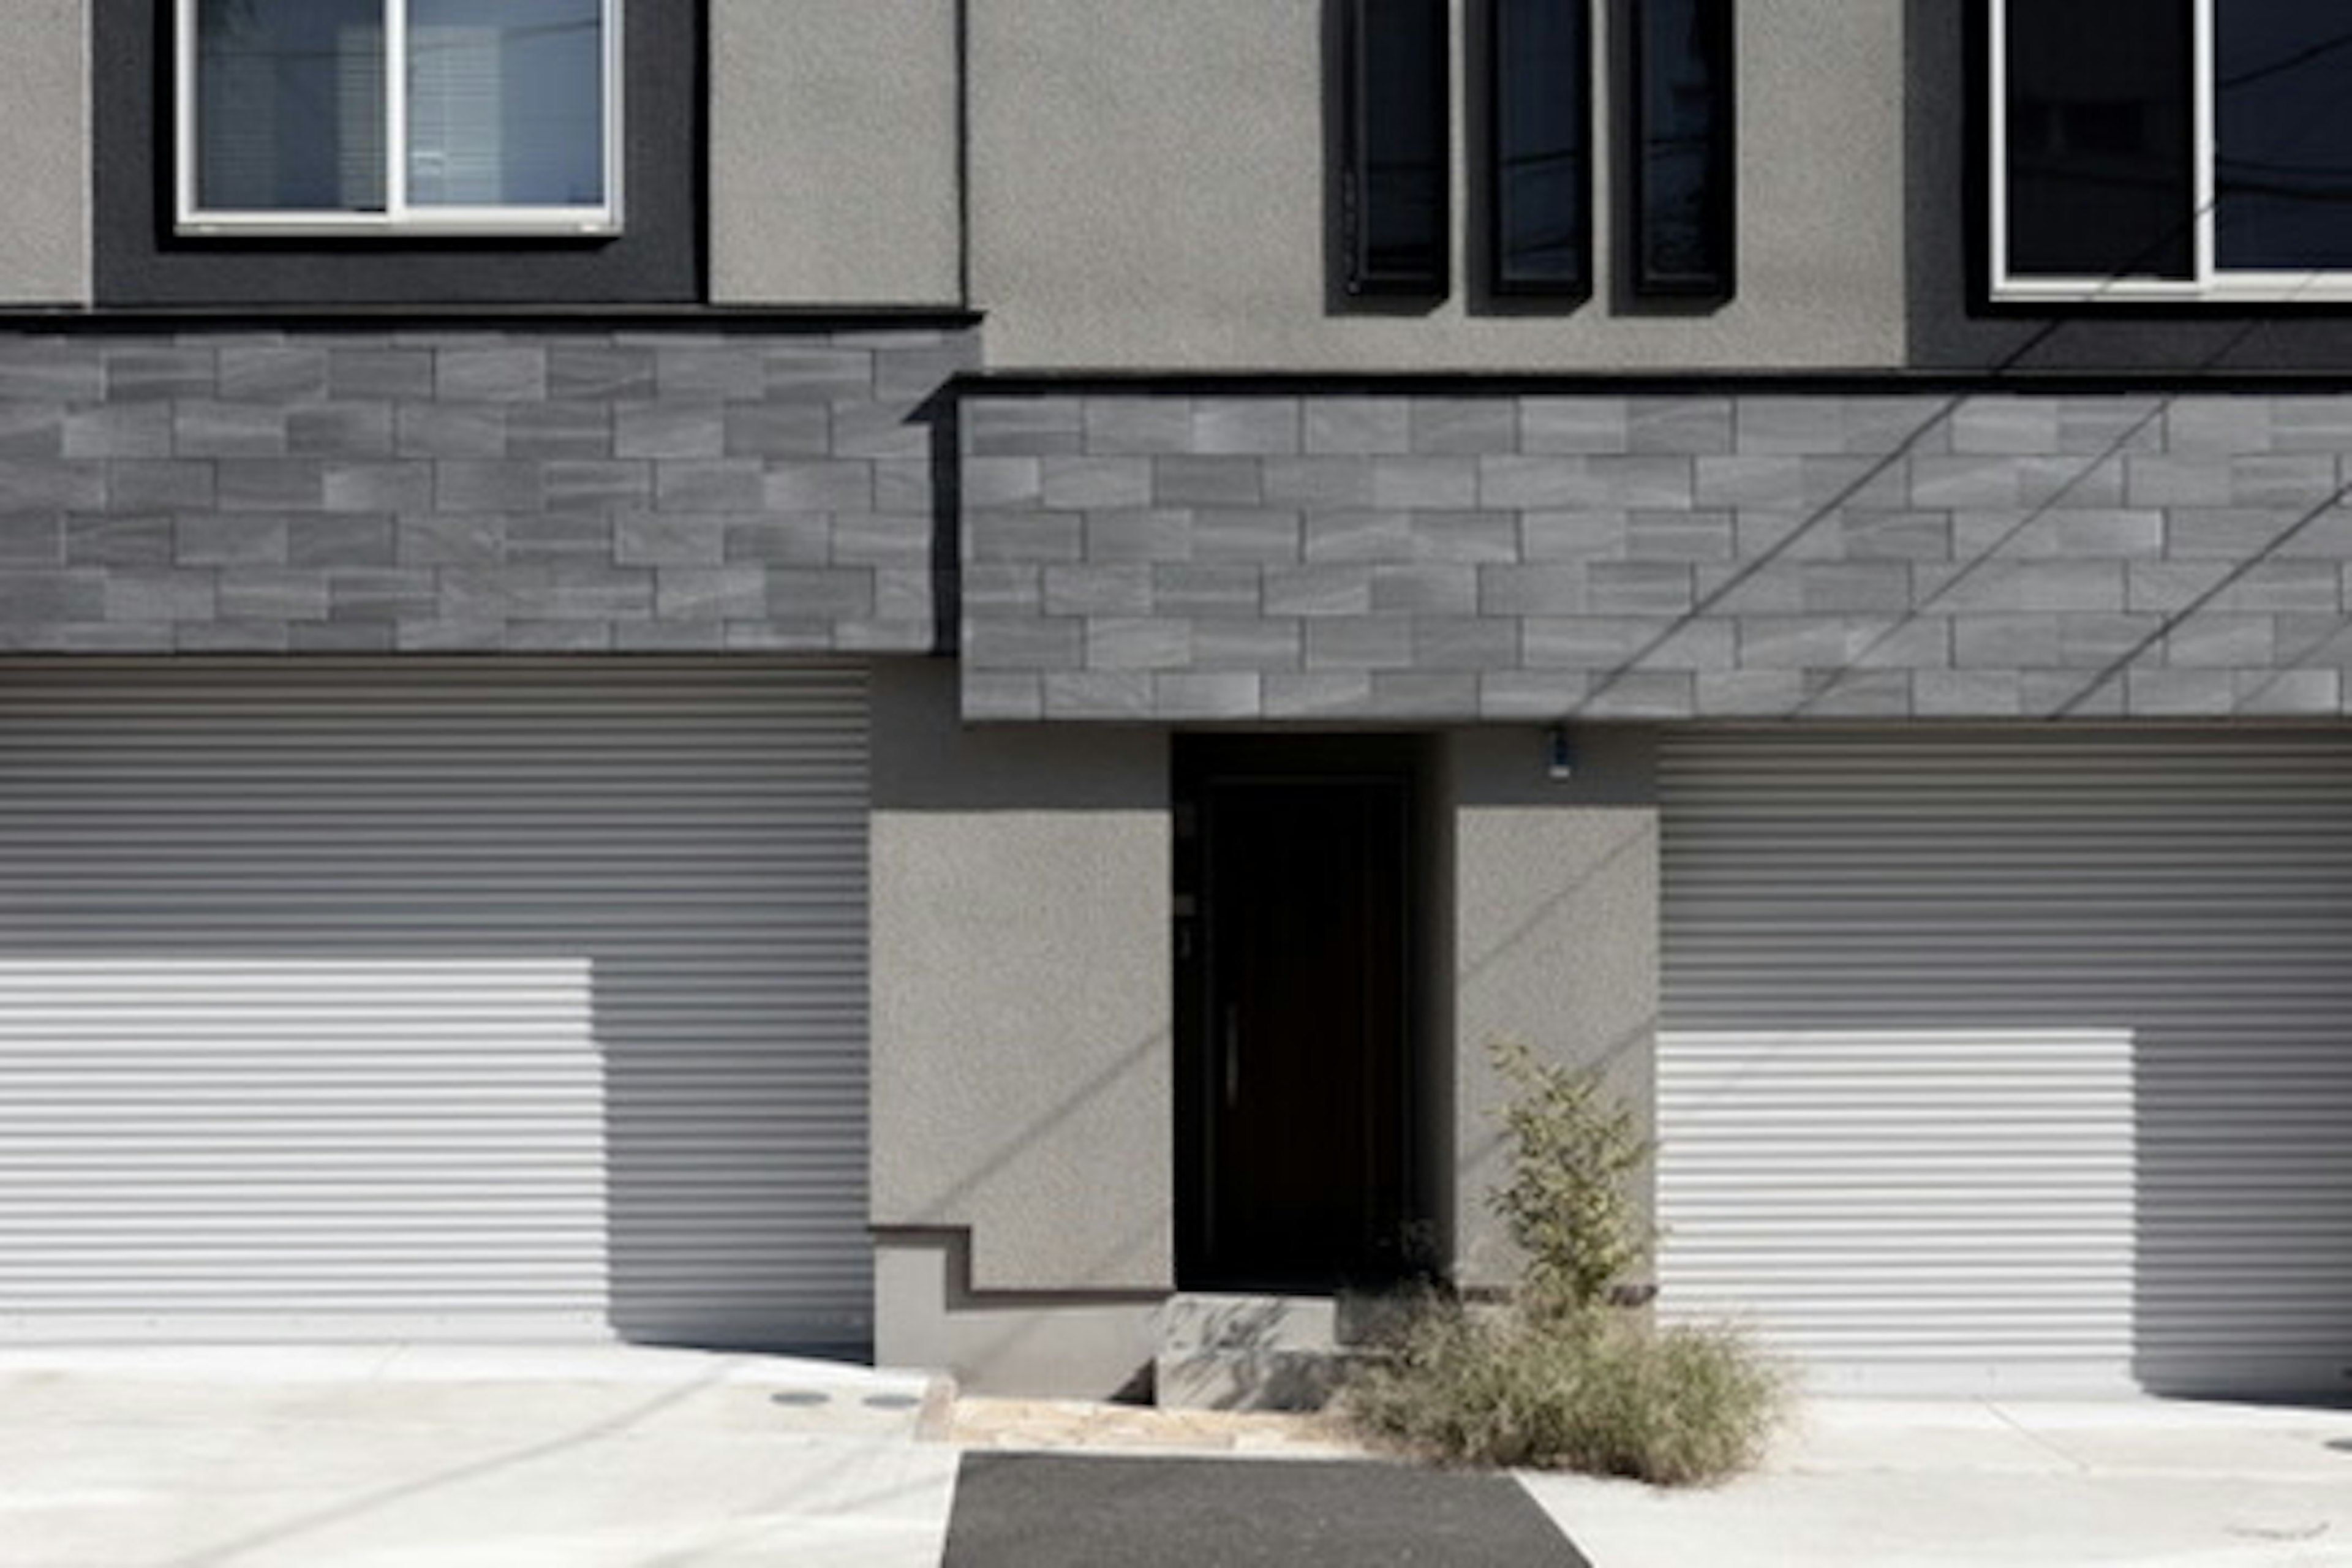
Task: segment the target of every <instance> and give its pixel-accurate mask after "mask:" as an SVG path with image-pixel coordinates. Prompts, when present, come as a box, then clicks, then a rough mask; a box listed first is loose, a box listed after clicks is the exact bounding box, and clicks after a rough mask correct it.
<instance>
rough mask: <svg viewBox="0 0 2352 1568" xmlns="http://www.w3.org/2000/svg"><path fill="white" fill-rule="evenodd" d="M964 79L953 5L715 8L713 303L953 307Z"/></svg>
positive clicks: (882, 2)
mask: <svg viewBox="0 0 2352 1568" xmlns="http://www.w3.org/2000/svg"><path fill="white" fill-rule="evenodd" d="M958 71H959V63H958V59H957V40H956V8H955V7H954V6H953V5H949V4H946V3H945V0H797V3H795V4H793V5H778V4H776V3H775V0H711V7H710V297H711V300H712V302H713V303H715V304H720V305H833V306H878V305H947V304H952V303H955V302H956V301H957V300H958V299H959V298H960V296H961V291H962V284H961V257H960V256H959V254H958V252H959V250H960V248H961V243H962V241H961V224H960V218H959V202H960V194H959V191H958V189H957V184H958V179H959V175H958V172H957V162H958V155H957V136H958V130H957V92H958V82H957V75H958Z"/></svg>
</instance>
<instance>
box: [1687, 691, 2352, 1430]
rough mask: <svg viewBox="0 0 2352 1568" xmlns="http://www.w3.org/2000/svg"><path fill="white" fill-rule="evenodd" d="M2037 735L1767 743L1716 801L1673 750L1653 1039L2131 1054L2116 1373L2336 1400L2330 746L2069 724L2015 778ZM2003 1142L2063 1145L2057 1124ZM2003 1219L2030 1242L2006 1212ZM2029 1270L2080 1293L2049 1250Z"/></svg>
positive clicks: (2347, 1146)
mask: <svg viewBox="0 0 2352 1568" xmlns="http://www.w3.org/2000/svg"><path fill="white" fill-rule="evenodd" d="M2038 741H2039V738H2038V737H2034V736H2030V735H2021V734H2018V733H2014V732H2012V733H2010V734H2007V735H1993V734H1984V735H1974V736H1969V735H1951V736H1943V737H1936V738H1933V739H1928V740H1913V741H1907V742H1905V743H1904V745H1903V746H1902V747H1901V748H1900V751H1899V754H1896V753H1890V752H1887V751H1886V750H1885V742H1883V741H1879V742H1873V741H1872V740H1870V739H1869V738H1868V737H1861V738H1857V737H1853V736H1839V735H1837V734H1834V733H1831V732H1818V733H1815V734H1811V735H1808V736H1806V737H1804V738H1803V739H1802V740H1801V741H1799V740H1796V739H1793V738H1791V737H1790V736H1789V735H1787V734H1785V733H1784V734H1782V735H1780V736H1779V737H1777V738H1775V739H1774V741H1773V742H1772V743H1773V744H1774V746H1775V748H1776V752H1779V751H1780V749H1782V748H1787V747H1790V746H1795V747H1798V748H1799V750H1800V751H1801V750H1802V748H1804V747H1805V746H1815V747H1817V748H1818V750H1816V751H1815V752H1813V753H1812V754H1811V758H1810V759H1809V761H1808V762H1807V763H1806V764H1805V765H1804V766H1803V767H1801V768H1798V767H1794V766H1783V767H1780V768H1777V769H1776V773H1775V776H1774V777H1773V779H1772V780H1771V782H1770V783H1769V784H1759V782H1758V781H1757V780H1755V779H1754V778H1753V777H1749V778H1748V782H1747V783H1746V784H1745V785H1743V786H1739V787H1738V793H1737V794H1736V795H1735V794H1732V793H1726V794H1724V795H1708V794H1706V792H1707V791H1708V790H1709V789H1710V788H1711V787H1714V786H1711V785H1710V784H1708V782H1707V780H1706V776H1705V770H1703V769H1700V768H1697V767H1696V766H1694V767H1693V768H1692V769H1691V771H1690V773H1689V774H1688V775H1687V776H1686V777H1685V779H1684V780H1683V781H1682V782H1681V783H1680V784H1679V785H1677V784H1675V782H1674V781H1675V775H1676V771H1677V770H1676V767H1675V758H1674V752H1673V749H1672V748H1671V747H1670V748H1669V752H1668V762H1667V765H1666V776H1667V778H1668V780H1669V781H1670V782H1669V792H1668V793H1669V801H1670V809H1669V812H1668V815H1667V849H1666V855H1665V865H1666V875H1667V906H1666V907H1667V910H1668V913H1667V925H1668V930H1669V931H1672V932H1673V933H1674V940H1673V942H1672V943H1671V944H1670V947H1669V952H1668V966H1667V979H1666V986H1665V995H1666V1005H1667V1009H1668V1013H1667V1017H1668V1029H1669V1031H1670V1032H1681V1031H1736V1032H1740V1033H1749V1032H1766V1031H1781V1030H1785V1031H1793V1032H1813V1033H1815V1034H1832V1035H1833V1034H1845V1035H1868V1034H1873V1033H1877V1034H1893V1033H1896V1032H1901V1031H1958V1032H1960V1033H1962V1034H1964V1035H1966V1034H1976V1035H1980V1036H1983V1037H1986V1038H1987V1041H1988V1046H1987V1049H1988V1050H1990V1049H1992V1048H1994V1047H1993V1045H1992V1044H1991V1043H1990V1042H1992V1040H1993V1037H1996V1036H2001V1035H2014V1036H2019V1037H2024V1036H2030V1035H2032V1034H2033V1033H2034V1032H2037V1031H2040V1032H2047V1031H2055V1030H2068V1031H2089V1032H2100V1033H2104V1034H2107V1035H2115V1034H2117V1033H2128V1034H2129V1035H2130V1036H2131V1037H2133V1039H2134V1040H2135V1042H2136V1044H2135V1046H2134V1047H2133V1050H2132V1055H2131V1059H2130V1062H2129V1068H2128V1071H2129V1077H2130V1080H2131V1081H2130V1090H2129V1094H2128V1097H2127V1101H2128V1106H2129V1112H2128V1114H2129V1116H2130V1118H2131V1126H2130V1128H2129V1134H2130V1139H2131V1143H2132V1147H2133V1152H2132V1156H2131V1191H2130V1193H2129V1194H2128V1196H2129V1204H2130V1207H2129V1212H2128V1215H2123V1214H2117V1215H2115V1217H2114V1220H2113V1222H2112V1223H2113V1224H2114V1225H2115V1226H2116V1227H2117V1232H2116V1235H2117V1239H2118V1240H2120V1239H2122V1227H2125V1226H2127V1227H2128V1237H2129V1243H2130V1247H2131V1252H2132V1264H2131V1289H2130V1324H2129V1341H2130V1349H2131V1356H2132V1371H2133V1373H2134V1375H2135V1376H2136V1377H2137V1380H2138V1381H2139V1382H2140V1383H2141V1384H2143V1385H2144V1386H2145V1387H2146V1388H2147V1389H2148V1390H2149V1391H2150V1392H2153V1393H2157V1394H2176V1395H2216V1396H2221V1395H2245V1396H2264V1397H2283V1396H2294V1397H2303V1398H2309V1397H2314V1396H2315V1395H2316V1396H2327V1395H2329V1394H2336V1396H2341V1394H2342V1393H2343V1392H2344V1391H2345V1390H2346V1389H2347V1388H2348V1387H2352V1384H2347V1383H2346V1382H2345V1378H2346V1374H2347V1372H2348V1371H2352V1340H2347V1335H2346V1331H2345V1316H2344V1306H2345V1302H2346V1300H2347V1277H2352V1275H2347V1271H2352V1140H2347V1138H2346V1137H2345V1129H2346V1128H2347V1126H2352V1037H2347V1024H2346V1021H2347V1019H2352V896H2347V891H2346V889H2347V887H2352V812H2347V809H2346V806H2345V802H2347V800H2352V736H2347V735H2346V734H2344V733H2342V732H2340V731H2273V732H2272V733H2270V734H2267V735H2264V736H2262V737H2260V738H2259V739H2254V738H2250V737H2248V736H2247V735H2245V734H2243V733H2233V732H2227V731H2219V732H2211V731H2209V732H2195V731H2162V732H2158V731H2106V732H2104V733H2098V734H2095V735H2091V734H2084V733H2080V732H2078V733H2076V734H2075V735H2073V736H2070V737H2068V738H2067V739H2066V740H2065V741H2064V742H2063V744H2064V747H2065V750H2066V752H2067V758H2066V763H2065V766H2064V769H2063V772H2058V771H2052V772H2046V773H2027V774H2021V773H2020V772H2019V771H2018V766H2017V764H2018V762H2019V756H2018V753H2019V752H2025V751H2030V749H2032V747H2034V746H2035V745H2036V744H2037V742H2038ZM2052 743H2053V744H2056V743H2057V742H2052ZM1872 768H1876V769H1879V770H1882V771H1881V773H1879V775H1878V776H1876V777H1874V779H1873V780H1872V783H1871V786H1870V799H1871V805H1870V806H1869V808H1868V809H1867V810H1861V809H1851V810H1850V809H1847V807H1848V806H1850V805H1852V803H1853V801H1854V800H1855V799H1857V798H1858V797H1857V796H1855V795H1852V794H1850V793H1847V790H1846V783H1845V781H1850V780H1851V779H1853V778H1854V777H1856V776H1858V775H1860V774H1861V773H1863V772H1864V770H1868V769H1872ZM2021 777H2025V778H2031V779H2032V780H2034V781H2035V782H2032V783H2029V784H2020V783H2019V782H2018V781H2019V779H2020V778H2021ZM1722 787H1723V788H1725V789H1726V790H1727V792H1729V791H1730V790H1731V789H1732V788H1733V786H1731V785H1730V784H1725V785H1723V786H1722ZM1701 796H1704V798H1703V799H1702V798H1700V797H1701ZM1809 796H1811V797H1814V798H1808V797H1809ZM1901 801H1907V802H1908V803H1909V805H1907V806H1904V807H1901V808H1898V807H1897V806H1896V805H1895V804H1894V803H1895V802H1901ZM1840 802H1843V803H1844V804H1843V805H1841V804H1839V803H1840ZM1913 807H1916V808H1917V809H1916V810H1914V809H1912V808H1913ZM1702 813H1703V814H1704V815H1703V816H1702V815H1701V814H1702ZM1743 816H1744V818H1745V820H1746V821H1747V823H1748V831H1746V832H1744V833H1743V832H1737V831H1734V826H1733V825H1734V824H1736V823H1738V822H1739V821H1740V820H1742V818H1743ZM1702 820H1703V821H1704V824H1705V826H1699V825H1698V824H1699V823H1700V822H1701V821H1702ZM1743 846H1744V847H1743ZM1759 855H1760V856H1762V857H1763V859H1762V860H1758V859H1756V858H1754V857H1757V856H1759ZM1742 857H1748V858H1746V859H1743V858H1742ZM1760 879H1763V880H1760ZM1767 886H1769V888H1771V889H1777V891H1767V890H1763V889H1765V888H1766V887H1767ZM1938 1059H1939V1060H1948V1055H1947V1056H1944V1057H1939V1058H1938ZM2118 1076H2120V1075H2118ZM1775 1087H1776V1086H1775V1085H1773V1084H1772V1083H1769V1082H1759V1083H1757V1084H1755V1085H1753V1086H1752V1089H1753V1091H1754V1092H1769V1091H1770V1090H1771V1089H1774V1088H1775ZM2066 1087H2068V1088H2069V1089H2070V1090H2071V1089H2073V1088H2074V1087H2076V1086H2074V1085H2072V1084H2070V1085H2068V1086H2066ZM1882 1092H1884V1090H1882ZM1970 1093H1971V1091H1970V1089H1969V1084H1968V1083H1967V1081H1966V1080H1965V1079H1964V1078H1963V1079H1953V1078H1951V1077H1949V1076H1948V1074H1947V1073H1946V1072H1944V1071H1938V1072H1937V1073H1936V1074H1935V1075H1933V1076H1932V1077H1929V1078H1923V1079H1922V1080H1921V1081H1920V1082H1919V1083H1918V1084H1917V1086H1916V1089H1905V1090H1904V1091H1903V1099H1902V1104H1901V1106H1900V1107H1899V1108H1898V1109H1900V1110H1903V1111H1904V1112H1906V1113H1907V1114H1908V1115H1910V1116H1912V1117H1914V1118H1918V1119H1921V1121H1920V1123H1919V1124H1920V1125H1922V1126H1925V1127H1927V1128H1930V1129H1932V1128H1934V1127H1935V1125H1936V1124H1937V1118H1938V1111H1937V1106H1938V1104H1939V1100H1941V1102H1942V1103H1946V1104H1951V1103H1956V1102H1955V1101H1953V1100H1951V1099H1950V1097H1953V1096H1958V1097H1960V1099H1961V1100H1967V1099H1968V1098H1969V1096H1970ZM1975 1098H1977V1099H1979V1100H1981V1099H1982V1098H1983V1095H1982V1093H1977V1094H1976V1095H1975ZM1814 1113H1816V1114H1818V1113H1819V1107H1816V1108H1815V1112H1814ZM1960 1113H1964V1111H1963V1112H1960ZM2123 1113H2124V1112H2123V1111H2122V1110H2121V1109H2120V1106H2118V1108H2117V1109H2116V1110H2112V1111H2100V1112H2097V1114H2099V1115H2121V1114H2123ZM1873 1114H1876V1113H1875V1112H1874V1113H1873ZM2048 1114H2050V1115H2052V1116H2059V1115H2077V1114H2088V1113H2087V1112H2084V1111H2081V1110H2074V1109H2070V1110H2064V1111H2060V1110H2056V1109H2054V1108H2053V1109H2051V1110H2049V1112H2048ZM1867 1130H1868V1129H1865V1131H1867ZM1878 1131H1880V1132H1881V1134H1882V1142H1883V1131H1884V1129H1883V1127H1881V1128H1879V1129H1878ZM1996 1131H1997V1130H1996ZM2025 1131H2027V1132H2030V1133H2032V1140H2033V1141H2034V1142H2035V1143H2036V1146H2037V1147H2040V1148H2042V1149H2043V1150H2045V1151H2048V1150H2051V1149H2053V1148H2055V1149H2057V1151H2058V1153H2059V1155H2061V1156H2063V1152H2064V1148H2063V1145H2064V1142H2065V1139H2066V1134H2065V1133H2064V1131H2063V1129H2061V1130H2060V1131H2056V1132H2051V1131H2046V1130H2044V1131H2033V1130H2031V1129H2028V1130H2025ZM2107 1131H2108V1132H2110V1133H2112V1132H2116V1131H2120V1130H2117V1129H2113V1128H2110V1129H2108V1130H2107ZM2097 1132H2098V1130H2097V1129H2096V1128H2086V1129H2085V1134H2086V1136H2094V1137H2095V1135H2096V1134H2097ZM1924 1135H1925V1136H1927V1137H1929V1138H1932V1137H1933V1136H1934V1133H1933V1131H1930V1132H1928V1133H1927V1134H1924ZM2110 1142H2111V1140H2110ZM1813 1153H1814V1154H1815V1155H1816V1156H1818V1155H1819V1154H1820V1151H1814V1152H1813ZM1979 1170H1981V1167H1979ZM2019 1180H2020V1178H2019V1177H2017V1176H2015V1175H2011V1176H2009V1177H2008V1178H2006V1185H2007V1187H2008V1188H2009V1189H2011V1190H2010V1191H2009V1192H2007V1193H2005V1194H2004V1196H2005V1197H2007V1198H2009V1199H2011V1200H2012V1201H2015V1202H2018V1203H2021V1204H2027V1205H2031V1204H2032V1202H2033V1201H2034V1197H2035V1192H2036V1191H2037V1190H2039V1189H2035V1190H2023V1189H2019V1188H2018V1181H2019ZM2055 1181H2056V1178H2055V1177H2053V1182H2055ZM2077 1190H2080V1189H2077ZM2054 1191H2055V1189H2054V1188H2053V1189H2050V1190H2049V1192H2048V1193H2046V1194H2045V1197H2046V1200H2047V1201H2050V1202H2053V1203H2055V1202H2057V1201H2059V1200H2058V1199H2057V1198H2056V1196H2055V1195H2054ZM2119 1195H2120V1194H2119ZM2047 1217H2048V1218H2049V1219H2050V1220H2051V1222H2052V1223H2053V1224H2073V1225H2076V1226H2083V1225H2095V1226H2104V1225H2105V1224H2107V1223H2108V1222H2107V1221H2106V1220H2105V1218H2103V1217H2100V1216H2096V1215H2093V1216H2087V1217H2086V1216H2084V1215H2073V1216H2068V1215H2060V1214H2057V1213H2055V1212H2054V1211H2051V1212H2049V1213H2048V1214H2047ZM1669 1218H1670V1220H1671V1215H1670V1216H1669ZM1982 1228H1983V1227H1982V1226H1981V1224H1979V1225H1978V1226H1976V1231H1977V1233H1978V1234H1977V1236H1976V1237H1975V1238H1974V1239H1972V1240H1971V1242H1970V1245H1971V1246H1980V1245H1985V1243H1984V1241H1983V1239H1982V1237H1981V1231H1982ZM2032 1229H2033V1218H2032V1214H2031V1213H2030V1211H2029V1213H2028V1215H2027V1217H2026V1218H2024V1219H2022V1220H2021V1230H2022V1231H2024V1232H2025V1234H2023V1235H2021V1237H2020V1243H2019V1245H2020V1247H2030V1246H2031V1245H2032V1242H2033V1239H2034V1238H2033V1237H2032V1234H2031V1232H2032ZM1992 1245H1994V1246H1996V1247H1997V1245H1998V1244H1997V1243H1994V1244H1992ZM1926 1250H1927V1251H1932V1247H1928V1248H1927V1249H1926ZM2011 1261H2012V1262H2013V1261H2015V1258H2012V1259H2011ZM1916 1267H1923V1268H1931V1269H1932V1268H1935V1267H1936V1262H1935V1260H1934V1259H1933V1258H1926V1259H1923V1260H1922V1261H1921V1262H1920V1263H1918V1264H1917V1265H1916ZM2032 1268H2036V1269H2040V1268H2047V1269H2048V1270H2049V1271H2051V1272H2050V1278H2051V1279H2063V1278H2067V1277H2070V1270H2073V1271H2076V1272H2078V1271H2079V1265H2078V1264H2077V1262H2076V1260H2072V1259H2069V1258H2063V1257H2059V1258H2049V1259H2047V1260H2046V1263H2045V1262H2037V1263H2034V1264H2033V1265H2032ZM2041 1289H2042V1282H2041V1280H2040V1279H2033V1280H2032V1281H2031V1282H2030V1283H2029V1285H2027V1286H2024V1287H2021V1290H2024V1291H2026V1292H2027V1293H2029V1294H2038V1293H2039V1292H2040V1291H2041ZM2024 1327H2025V1329H2026V1331H2029V1332H2030V1333H2031V1334H2032V1335H2036V1336H2038V1335H2040V1334H2041V1333H2042V1332H2043V1331H2044V1329H2045V1328H2046V1327H2047V1325H2043V1326H2042V1327H2036V1326H2035V1325H2034V1324H2032V1323H2026V1324H2024ZM2062 1327H2063V1325H2062Z"/></svg>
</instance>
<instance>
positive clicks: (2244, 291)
mask: <svg viewBox="0 0 2352 1568" xmlns="http://www.w3.org/2000/svg"><path fill="white" fill-rule="evenodd" d="M1990 297H1991V300H1992V302H1993V303H1994V304H1996V305H2114V306H2118V307H2126V308H2127V307H2131V306H2141V305H2183V306H2198V305H2202V306H2211V307H2214V308H2218V309H2222V310H2228V309H2233V308H2239V307H2254V306H2276V305H2313V306H2344V305H2352V273H2347V272H2312V273H2280V274H2277V275H2276V276H2273V277H2265V278H2263V279H2249V280H2244V281H2238V280H2232V279H2217V280H2215V281H2213V282H2210V283H2194V282H2178V283H2168V282H2164V281H2162V280H2160V279H2152V278H2142V279H2121V280H2116V279H2090V278H2085V279H2065V278H2061V279H2049V280H2048V281H2034V282H2021V281H2019V280H2017V279H2010V280H2008V281H2005V282H2000V283H1996V284H1994V285H1993V288H1992V290H1991V296H1990Z"/></svg>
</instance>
